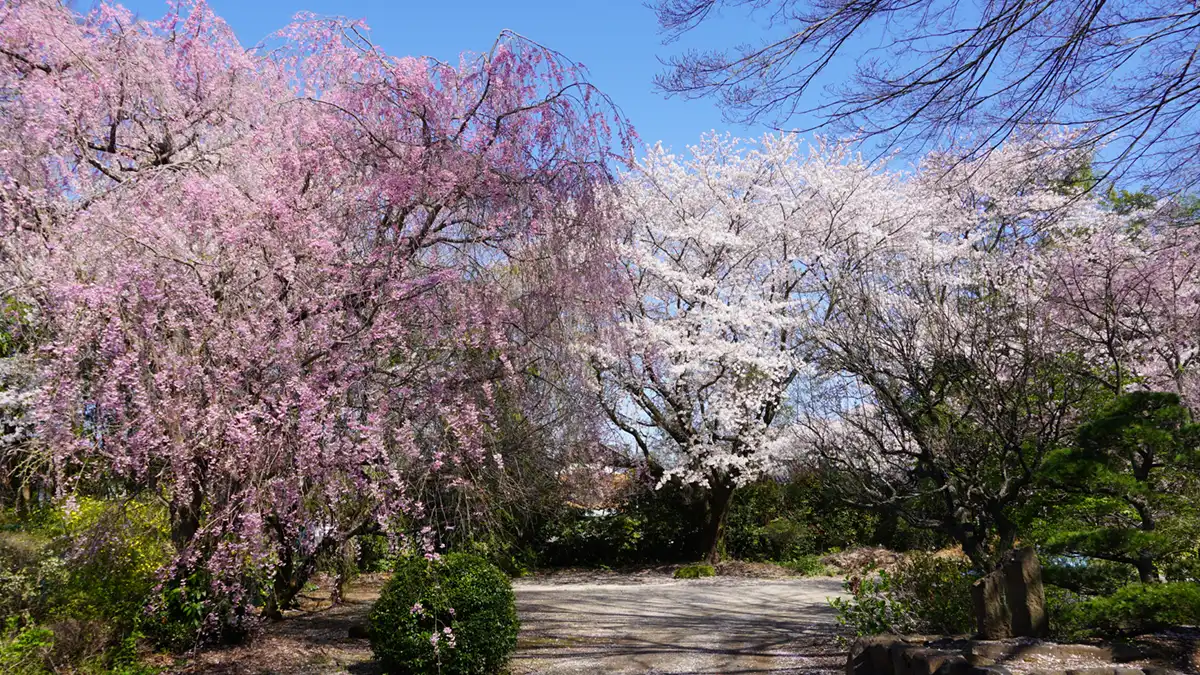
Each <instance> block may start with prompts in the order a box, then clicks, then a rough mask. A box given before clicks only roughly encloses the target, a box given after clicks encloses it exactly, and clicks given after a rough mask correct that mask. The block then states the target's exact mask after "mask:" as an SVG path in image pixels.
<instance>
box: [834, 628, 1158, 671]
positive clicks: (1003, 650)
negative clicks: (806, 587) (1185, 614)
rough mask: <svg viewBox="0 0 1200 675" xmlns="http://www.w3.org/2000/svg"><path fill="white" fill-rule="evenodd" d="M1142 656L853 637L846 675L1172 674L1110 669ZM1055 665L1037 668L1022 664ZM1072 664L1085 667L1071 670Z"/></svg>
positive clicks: (1051, 646) (1032, 645)
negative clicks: (1081, 663) (1017, 664)
mask: <svg viewBox="0 0 1200 675" xmlns="http://www.w3.org/2000/svg"><path fill="white" fill-rule="evenodd" d="M1140 656H1141V655H1140V654H1137V653H1132V652H1123V653H1122V652H1120V651H1119V650H1118V653H1114V651H1113V649H1111V648H1107V647H1094V646H1091V645H1075V644H1057V643H1053V642H1043V641H1040V640H1016V641H987V640H967V639H954V638H940V639H931V638H926V637H922V636H901V635H884V636H877V637H868V638H858V639H857V640H855V641H854V643H853V644H852V645H851V647H850V654H849V657H848V659H847V660H846V675H1012V673H1013V670H1014V668H1010V667H1009V665H1006V664H1010V665H1011V664H1013V663H1014V661H1016V660H1020V661H1022V663H1021V668H1019V672H1021V673H1023V674H1027V675H1169V674H1172V673H1175V672H1177V671H1174V670H1170V669H1168V668H1160V667H1145V666H1135V665H1123V664H1114V663H1113V661H1130V660H1135V659H1137V658H1139V657H1140ZM1030 657H1033V658H1035V659H1041V660H1047V661H1052V662H1057V663H1056V664H1055V665H1053V666H1050V667H1049V668H1046V667H1039V666H1037V665H1034V664H1031V663H1028V662H1027V661H1026V659H1029V658H1030ZM1071 661H1076V662H1078V661H1085V662H1090V663H1092V664H1096V663H1104V664H1105V665H1090V666H1082V667H1072V666H1070V665H1063V664H1068V663H1070V662H1071Z"/></svg>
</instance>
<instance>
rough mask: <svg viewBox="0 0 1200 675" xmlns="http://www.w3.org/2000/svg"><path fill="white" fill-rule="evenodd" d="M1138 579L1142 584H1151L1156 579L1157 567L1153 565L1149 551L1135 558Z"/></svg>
mask: <svg viewBox="0 0 1200 675" xmlns="http://www.w3.org/2000/svg"><path fill="white" fill-rule="evenodd" d="M1137 571H1138V581H1140V582H1142V583H1143V584H1152V583H1154V582H1156V581H1158V568H1157V567H1156V566H1155V565H1154V556H1153V555H1151V554H1149V553H1141V554H1139V555H1138V560H1137Z"/></svg>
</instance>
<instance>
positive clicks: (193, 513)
mask: <svg viewBox="0 0 1200 675" xmlns="http://www.w3.org/2000/svg"><path fill="white" fill-rule="evenodd" d="M189 490H190V492H191V494H189V495H187V496H186V497H183V496H182V495H181V496H177V497H176V498H175V499H173V500H171V543H172V544H174V545H175V550H176V551H183V550H184V549H185V548H187V547H188V545H189V544H191V543H192V538H193V537H195V536H196V532H198V531H200V512H201V509H203V507H204V492H203V491H202V490H201V489H200V484H199V483H198V482H193V483H192V484H191V486H190V488H189Z"/></svg>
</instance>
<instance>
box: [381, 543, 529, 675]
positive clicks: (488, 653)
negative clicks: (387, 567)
mask: <svg viewBox="0 0 1200 675" xmlns="http://www.w3.org/2000/svg"><path fill="white" fill-rule="evenodd" d="M518 627H519V625H518V623H517V610H516V601H515V598H514V596H513V591H512V585H511V584H510V583H509V581H508V577H506V576H505V575H504V573H503V572H501V571H500V569H499V568H497V567H496V566H495V565H493V564H491V563H489V562H488V561H487V560H485V559H483V558H481V557H479V556H475V555H470V554H466V553H451V554H448V555H446V556H443V557H442V558H440V559H439V560H436V561H432V562H431V561H428V560H425V559H424V558H419V557H415V556H410V557H405V558H402V559H401V560H400V561H399V562H398V563H397V565H396V569H395V574H394V576H393V577H392V579H391V580H390V581H389V582H388V583H387V585H386V586H384V588H383V591H382V593H381V594H380V597H379V600H378V601H377V602H376V603H375V606H374V607H373V608H372V609H371V616H370V637H371V649H372V651H374V653H375V656H376V658H378V659H379V660H380V661H381V662H382V663H383V665H384V668H385V669H387V670H388V671H389V672H404V673H414V674H423V673H441V674H442V675H457V674H460V673H461V674H472V675H483V674H490V673H495V672H497V671H498V670H500V668H501V667H503V666H504V664H505V663H506V662H507V661H508V658H509V656H510V655H511V654H512V652H513V650H514V649H516V646H517V630H518Z"/></svg>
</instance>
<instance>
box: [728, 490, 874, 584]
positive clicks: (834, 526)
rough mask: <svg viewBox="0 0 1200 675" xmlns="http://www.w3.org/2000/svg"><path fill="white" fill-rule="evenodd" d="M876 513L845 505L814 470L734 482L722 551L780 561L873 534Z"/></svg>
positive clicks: (861, 540)
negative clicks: (779, 478)
mask: <svg viewBox="0 0 1200 675" xmlns="http://www.w3.org/2000/svg"><path fill="white" fill-rule="evenodd" d="M877 520H878V519H877V518H876V517H875V516H874V515H873V514H870V513H865V512H862V511H858V510H855V509H852V508H850V507H847V506H845V505H844V504H842V503H841V502H839V501H838V499H837V498H836V497H835V496H834V495H833V494H832V493H831V490H830V489H829V486H828V485H826V483H825V479H824V478H823V477H822V476H821V475H820V474H818V473H804V474H799V475H797V476H795V477H794V478H792V479H791V480H789V481H776V480H763V481H759V482H757V483H752V484H750V485H746V486H743V487H740V488H738V490H737V491H736V492H735V493H734V496H733V503H732V504H731V505H730V511H729V516H728V519H727V522H726V535H725V537H726V552H727V553H728V554H729V555H730V556H731V557H733V558H737V559H739V560H752V561H763V562H765V561H777V562H781V561H785V560H792V559H795V558H799V557H802V556H805V555H812V554H816V553H822V552H824V551H826V550H828V549H831V548H843V547H847V546H853V545H855V544H861V543H865V542H868V541H871V540H872V537H873V534H874V530H875V528H876V524H877Z"/></svg>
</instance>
